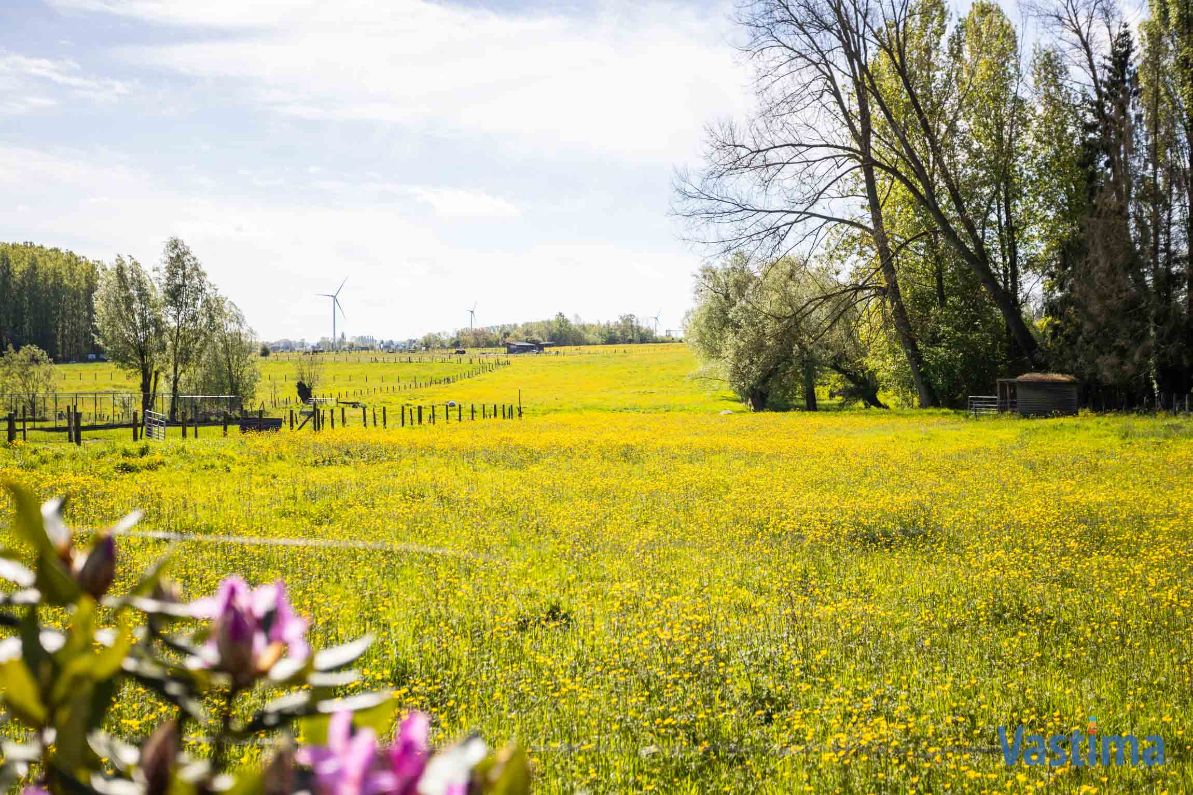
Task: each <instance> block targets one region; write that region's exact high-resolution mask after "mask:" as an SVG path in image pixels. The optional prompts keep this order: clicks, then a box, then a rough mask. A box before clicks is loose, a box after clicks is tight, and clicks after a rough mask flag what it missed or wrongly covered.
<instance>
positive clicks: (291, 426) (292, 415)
mask: <svg viewBox="0 0 1193 795" xmlns="http://www.w3.org/2000/svg"><path fill="white" fill-rule="evenodd" d="M289 413H290V430H294V409H290V410H289Z"/></svg>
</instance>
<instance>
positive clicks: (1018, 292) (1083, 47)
mask: <svg viewBox="0 0 1193 795" xmlns="http://www.w3.org/2000/svg"><path fill="white" fill-rule="evenodd" d="M1030 10H1031V13H1032V19H1033V22H1034V24H1036V25H1038V26H1039V28H1038V29H1039V32H1040V35H1039V36H1038V37H1037V41H1038V44H1037V45H1036V46H1035V47H1034V49H1032V50H1031V51H1030V52H1023V51H1022V50H1021V47H1020V42H1021V41H1023V38H1024V37H1023V36H1022V35H1021V31H1019V30H1017V29H1016V26H1015V25H1014V24H1013V23H1012V22H1011V20H1010V19H1009V18H1008V17H1007V16H1006V14H1005V13H1004V12H1003V10H1002V9H1001V8H1000V7H999V5H997V4H996V3H993V2H988V0H979V1H978V2H974V3H973V4H972V5H970V6H969V7H968V9H966V10H965V12H964V15H963V16H961V17H960V18H954V17H951V15H950V13H949V10H948V6H947V4H946V3H945V2H944V1H943V0H910V2H907V3H883V2H879V0H748V2H746V3H745V4H743V5H742V6H741V12H740V13H741V19H740V21H741V24H742V27H743V29H744V31H745V32H746V34H747V37H748V45H747V49H748V52H749V54H750V55H751V56H752V57H751V63H752V64H753V65H754V67H755V69H756V72H755V82H754V89H755V93H756V102H755V103H754V107H755V108H756V111H755V112H754V114H753V115H752V116H751V117H750V118H749V119H747V120H745V121H744V122H743V123H726V124H724V125H722V126H720V127H718V128H716V129H715V130H714V131H713V132H712V133H711V134H710V137H709V141H708V148H707V154H706V157H705V165H704V166H703V167H702V168H701V169H700V170H699V171H698V172H696V173H694V174H691V175H688V176H686V177H684V178H683V179H681V181H680V185H679V190H678V202H677V205H678V209H679V210H680V212H681V213H682V214H683V215H684V216H686V218H687V219H688V220H689V221H690V222H691V230H692V232H691V236H692V238H693V239H694V240H696V241H698V242H700V243H702V244H704V245H706V246H707V247H708V251H709V254H710V261H712V262H714V263H715V265H714V266H712V267H709V268H706V269H705V270H704V271H702V273H701V275H700V280H699V283H698V285H697V302H698V307H697V310H696V312H695V314H694V316H693V322H694V326H693V328H692V329H691V331H692V333H691V334H690V336H691V338H692V339H693V341H694V342H695V343H696V345H697V348H698V350H699V351H700V352H701V354H702V355H703V356H704V358H705V360H706V362H707V363H708V364H709V366H711V367H715V368H717V369H719V370H720V371H722V372H723V373H726V374H727V375H728V377H729V378H730V380H731V381H732V382H733V383H734V384H735V387H736V388H737V389H738V391H739V392H740V393H741V394H742V396H743V399H745V400H747V401H749V402H751V404H755V403H759V401H762V402H764V403H769V404H772V405H774V404H775V403H776V401H778V402H780V403H781V402H783V401H785V400H786V401H790V400H792V399H798V398H799V397H800V395H801V384H803V383H804V379H803V378H800V377H797V376H798V375H799V373H800V372H802V371H803V369H806V368H807V367H812V368H813V369H814V370H815V373H814V375H815V377H816V378H818V379H826V378H831V379H838V380H839V379H845V380H846V381H848V384H847V385H845V386H846V387H847V388H850V389H857V390H863V386H862V384H866V385H868V384H869V383H870V382H871V380H874V381H876V382H878V383H880V384H881V385H882V388H883V390H885V391H886V392H888V393H894V394H898V395H901V396H904V397H905V399H906V400H907V401H908V402H911V403H914V404H917V405H919V406H941V405H943V406H955V405H960V404H962V403H963V401H964V400H965V397H966V396H967V395H968V394H983V393H989V392H990V391H991V390H992V388H993V386H994V381H995V379H996V378H997V377H998V376H1000V375H1014V374H1017V373H1020V372H1023V371H1025V370H1029V369H1035V370H1038V369H1045V368H1047V369H1052V370H1060V371H1065V372H1069V373H1072V374H1074V375H1077V376H1078V377H1079V378H1080V379H1081V381H1082V383H1083V388H1084V389H1085V391H1086V396H1087V398H1093V397H1094V396H1097V395H1101V396H1102V397H1109V396H1115V397H1116V398H1121V399H1123V400H1125V401H1128V402H1135V401H1143V400H1149V399H1150V401H1152V402H1154V401H1155V400H1156V398H1157V397H1160V396H1165V395H1169V396H1170V395H1173V394H1177V395H1181V394H1187V393H1188V391H1189V390H1190V387H1193V268H1191V267H1190V254H1189V245H1190V240H1191V238H1193V218H1191V214H1190V207H1191V205H1193V12H1190V10H1189V4H1188V2H1186V1H1185V0H1151V2H1150V14H1149V16H1148V17H1147V18H1146V19H1144V20H1143V21H1142V22H1141V23H1140V25H1139V27H1138V39H1137V37H1136V35H1135V34H1134V33H1133V32H1132V28H1131V27H1130V26H1129V25H1128V24H1127V23H1126V20H1125V19H1124V17H1123V14H1122V12H1121V10H1120V9H1119V8H1118V7H1117V6H1116V5H1115V3H1114V2H1113V0H1038V2H1036V3H1034V4H1032V5H1031V6H1030ZM841 362H847V363H848V367H849V368H850V372H851V373H852V376H854V377H846V376H845V375H843V374H842V373H841V372H840V371H839V367H838V366H839V365H840V364H841ZM858 378H860V381H858ZM865 389H866V390H868V389H869V387H868V386H866V387H865ZM863 391H864V390H863ZM763 398H765V400H763Z"/></svg>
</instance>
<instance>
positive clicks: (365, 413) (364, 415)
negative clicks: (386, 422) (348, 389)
mask: <svg viewBox="0 0 1193 795" xmlns="http://www.w3.org/2000/svg"><path fill="white" fill-rule="evenodd" d="M360 424H361V425H363V426H364V427H366V428H367V427H369V410H368V409H367V408H365V407H364V406H361V407H360ZM373 424H374V425H376V424H377V423H376V422H374V423H373Z"/></svg>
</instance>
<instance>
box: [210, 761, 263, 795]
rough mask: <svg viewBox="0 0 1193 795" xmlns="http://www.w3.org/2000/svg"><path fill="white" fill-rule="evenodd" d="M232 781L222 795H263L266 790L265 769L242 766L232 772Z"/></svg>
mask: <svg viewBox="0 0 1193 795" xmlns="http://www.w3.org/2000/svg"><path fill="white" fill-rule="evenodd" d="M232 779H233V780H232V783H231V785H229V786H228V788H227V789H224V790H221V795H263V793H264V792H265V771H264V770H253V769H251V768H242V769H240V770H237V771H236V772H235V773H232Z"/></svg>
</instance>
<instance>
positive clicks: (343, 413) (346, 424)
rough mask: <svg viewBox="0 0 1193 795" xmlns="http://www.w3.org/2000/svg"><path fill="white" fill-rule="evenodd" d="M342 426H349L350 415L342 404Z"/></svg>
mask: <svg viewBox="0 0 1193 795" xmlns="http://www.w3.org/2000/svg"><path fill="white" fill-rule="evenodd" d="M340 427H341V428H347V427H348V416H347V414H345V409H344V407H343V406H340Z"/></svg>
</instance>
